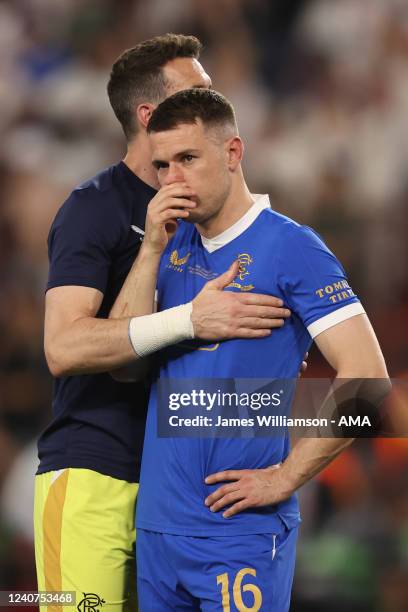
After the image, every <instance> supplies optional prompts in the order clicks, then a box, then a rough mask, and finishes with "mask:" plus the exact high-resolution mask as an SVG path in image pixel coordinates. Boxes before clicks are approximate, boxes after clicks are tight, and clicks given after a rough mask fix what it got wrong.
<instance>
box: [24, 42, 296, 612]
mask: <svg viewBox="0 0 408 612" xmlns="http://www.w3.org/2000/svg"><path fill="white" fill-rule="evenodd" d="M200 51H201V43H200V42H199V40H198V39H196V38H195V37H193V36H184V35H181V34H180V35H179V34H166V35H164V36H158V37H155V38H152V39H150V40H146V41H143V42H141V43H139V44H137V45H136V46H135V47H134V48H132V49H128V50H127V51H125V52H124V53H123V54H122V55H121V56H120V57H119V58H118V59H117V61H116V62H115V63H114V65H113V67H112V72H111V75H110V79H109V83H108V94H109V99H110V102H111V105H112V108H113V110H114V112H115V115H116V117H117V118H118V120H119V121H120V123H121V125H122V128H123V131H124V133H125V136H126V141H127V151H126V156H125V158H124V159H123V160H122V161H120V162H119V163H117V164H115V165H113V166H111V167H109V168H106V169H105V170H102V171H101V172H100V173H98V174H97V175H96V176H94V177H93V178H91V179H89V180H87V181H86V182H84V183H83V184H82V185H80V186H79V187H77V188H76V189H74V191H73V192H72V193H71V194H70V195H69V197H68V198H67V200H66V201H65V203H64V204H63V205H62V207H61V208H60V210H59V211H58V213H57V215H56V217H55V219H54V221H53V223H52V226H51V229H50V233H49V238H48V247H49V260H50V268H49V276H48V282H47V293H46V314H45V332H44V335H45V352H46V358H47V362H48V365H49V368H50V371H51V373H52V374H53V375H54V376H55V377H56V380H55V385H54V394H53V418H52V421H51V422H50V424H49V426H48V427H47V428H46V430H45V431H44V433H43V434H42V436H41V438H40V440H39V445H38V447H39V459H40V464H39V467H38V471H37V475H36V478H35V481H36V483H35V512H34V524H35V549H36V565H37V576H38V588H39V590H46V591H60V590H66V591H76V594H77V601H78V602H80V601H81V599H82V598H83V594H84V592H87V593H94V594H96V595H98V597H100V599H101V600H104V602H105V603H104V610H115V611H121V610H127V611H135V610H136V609H137V601H136V594H135V537H136V533H135V527H134V513H135V505H136V499H137V493H138V487H139V485H138V483H139V472H140V461H141V455H142V444H143V437H144V428H145V418H146V409H147V399H148V387H147V384H146V383H144V382H139V383H135V384H127V385H124V384H121V383H120V382H118V381H117V380H115V379H114V377H112V376H111V375H110V374H109V370H112V369H114V368H117V367H119V366H123V365H124V364H129V363H132V362H134V361H135V360H136V359H137V356H136V355H135V352H134V350H133V348H132V345H131V343H130V341H129V335H128V326H129V320H128V319H126V317H125V316H124V314H123V313H122V312H121V311H120V310H115V309H114V310H113V311H112V305H113V303H114V301H115V299H116V297H117V295H118V293H119V290H120V288H121V286H122V284H123V281H124V279H125V278H126V276H127V274H128V272H129V270H130V268H131V266H132V264H133V262H134V259H135V257H136V254H137V253H138V251H139V248H140V245H141V240H142V237H143V233H144V224H145V215H146V209H147V205H148V203H149V202H150V201H151V200H153V199H154V198H155V197H156V193H157V187H158V186H159V185H158V183H157V173H156V172H155V170H154V168H153V167H152V166H151V161H150V160H151V153H150V143H149V139H148V137H147V135H146V125H147V122H148V120H149V117H150V114H151V112H152V110H153V108H154V107H155V106H156V105H157V104H158V103H159V102H160V101H161V100H163V99H164V98H165V97H166V96H168V95H170V94H172V93H174V92H176V91H178V90H180V89H185V88H188V87H203V88H207V87H210V86H211V79H210V77H209V76H208V74H207V73H206V72H205V71H204V69H203V67H202V66H201V64H200V62H199V61H198V59H199V56H200ZM177 190H178V186H177V185H176V186H174V187H173V192H174V195H176V196H177V195H178V193H177ZM159 197H161V196H159ZM231 280H232V279H231ZM222 282H224V283H226V284H228V282H229V280H228V274H227V275H226V277H225V276H224V277H223V279H221V284H222ZM201 297H202V298H203V299H201V302H200V300H199V301H197V300H196V301H195V305H194V307H193V310H195V311H196V313H195V314H196V315H198V311H200V312H201V316H202V317H204V316H205V313H206V312H207V314H211V313H213V310H214V304H216V310H217V313H218V318H217V316H216V317H214V316H211V318H208V319H207V324H206V325H205V327H206V331H209V330H211V332H212V333H214V332H215V335H217V334H220V332H221V331H222V334H223V335H224V336H225V333H226V328H228V331H227V334H228V335H229V334H231V337H241V338H242V337H245V335H246V334H247V331H248V330H247V331H242V330H239V329H238V328H239V318H237V317H236V316H232V315H231V313H230V310H231V307H232V306H233V304H232V303H231V300H228V299H226V295H225V294H224V292H222V291H221V290H217V291H205V292H204V294H203V295H202V296H201ZM227 297H228V296H227ZM235 297H236V300H237V302H238V301H239V299H240V297H241V296H238V295H236V296H235ZM139 298H140V295H139V292H138V291H137V289H136V291H134V292H132V295H131V297H130V299H129V302H128V306H129V308H130V311H131V313H132V314H144V313H146V312H149V308H150V309H151V304H150V305H148V306H147V307H145V305H144V303H143V300H142V299H139ZM254 299H257V300H259V304H260V305H262V308H267V310H268V314H269V316H268V318H266V319H264V320H263V323H262V325H261V326H259V325H255V329H252V330H250V335H249V336H248V337H251V334H252V333H255V334H256V333H260V332H261V331H262V329H260V327H261V328H262V327H263V330H266V329H271V328H273V327H276V326H281V325H283V322H284V318H285V317H286V316H287V314H286V309H282V308H277V307H278V306H279V305H280V300H277V299H276V298H272V297H271V296H261V295H260V296H258V297H257V298H255V296H254ZM242 306H243V307H244V308H245V305H244V304H242ZM182 311H183V313H184V317H182V316H181V313H180V311H178V313H179V314H176V315H174V314H173V316H172V313H170V314H169V316H168V317H167V318H166V314H165V313H164V312H163V313H157V314H152V315H150V316H151V317H152V321H151V325H152V326H153V323H154V321H156V325H162V326H165V328H166V330H167V334H166V336H165V340H166V342H167V343H168V342H171V341H173V342H177V340H178V339H180V337H182V336H183V335H185V334H186V335H187V337H190V336H191V335H192V333H193V331H194V330H191V329H190V328H191V321H190V318H189V310H188V308H186V307H184V308H183V309H182ZM109 313H111V314H113V317H112V318H111V319H110V320H108V315H109ZM273 317H275V319H274V318H273ZM137 326H138V324H137V323H136V325H134V328H135V329H134V333H135V334H136V333H137ZM153 327H154V326H153ZM202 330H203V328H202V327H201V330H196V333H195V335H196V336H197V337H200V336H202ZM141 331H142V332H146V331H148V325H147V323H143V329H142V330H141ZM204 336H205V334H204ZM155 346H156V348H159V347H160V343H157V342H156V344H155ZM138 347H139V350H140V344H139V345H138Z"/></svg>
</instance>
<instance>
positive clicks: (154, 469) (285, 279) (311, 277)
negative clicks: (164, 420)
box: [137, 196, 364, 536]
mask: <svg viewBox="0 0 408 612" xmlns="http://www.w3.org/2000/svg"><path fill="white" fill-rule="evenodd" d="M235 259H238V260H239V262H240V269H239V274H238V276H237V277H236V278H235V279H234V282H233V283H232V285H231V286H229V287H228V288H227V289H226V290H228V291H237V292H249V291H252V292H256V293H262V294H267V295H274V296H276V297H280V298H282V300H283V301H284V303H285V305H286V306H287V307H289V308H290V309H291V311H292V316H291V317H290V318H289V319H288V320H286V322H285V325H284V326H283V327H282V328H280V329H276V330H273V332H272V334H271V335H270V336H268V337H266V338H262V339H253V340H249V339H245V340H243V339H242V340H241V339H236V340H228V341H224V342H220V343H214V344H208V343H205V342H198V341H193V342H190V343H180V344H178V345H175V346H172V347H168V348H167V349H165V350H163V351H162V352H161V354H160V377H165V378H173V379H180V378H196V379H197V378H200V377H201V378H214V377H216V378H264V379H267V378H268V379H274V378H280V379H294V378H296V377H297V374H298V372H299V368H300V365H301V362H302V359H303V356H304V354H305V353H306V351H307V350H308V349H309V348H310V345H311V343H312V338H313V337H315V336H316V335H317V334H318V333H321V331H324V330H325V329H327V328H329V327H331V326H332V325H334V324H336V323H337V322H340V321H342V320H345V319H347V318H348V317H351V316H354V315H356V314H359V313H361V312H364V311H363V308H362V306H361V304H360V302H359V301H358V299H357V297H356V296H355V294H354V293H353V291H352V289H351V288H350V286H349V284H348V282H347V279H346V276H345V272H344V270H343V268H342V266H341V265H340V263H339V262H338V261H337V259H336V258H335V256H334V255H333V253H331V252H330V250H329V249H328V248H327V247H326V245H325V244H324V243H323V242H322V240H321V239H320V238H319V236H317V235H316V234H315V232H313V230H311V229H310V228H307V227H304V226H300V225H299V224H297V223H295V222H294V221H292V220H291V219H289V218H288V217H285V216H283V215H280V214H278V213H276V212H274V211H272V210H271V209H270V206H269V199H268V197H267V196H263V197H262V198H260V199H258V200H257V201H256V202H255V204H254V205H253V206H252V208H251V209H250V210H249V211H248V213H247V214H246V215H245V216H244V217H243V218H242V219H240V220H239V221H238V222H237V223H236V224H235V225H234V226H232V227H231V228H229V229H228V230H227V231H226V232H224V233H223V234H222V235H220V236H218V237H217V238H215V239H212V240H208V239H205V238H202V237H201V236H200V234H199V233H198V231H197V230H196V228H195V227H194V226H193V225H192V224H188V223H186V222H181V223H180V226H179V228H178V230H177V232H176V234H175V236H174V238H173V239H172V240H171V241H170V242H169V244H168V246H167V249H166V251H165V252H164V254H163V257H162V260H161V264H160V270H159V278H158V287H157V288H158V303H159V308H160V310H164V309H167V308H170V307H172V306H176V305H179V304H183V303H186V302H189V301H190V300H192V299H193V298H194V297H195V296H196V295H197V293H199V291H200V290H201V289H202V287H203V286H204V284H205V283H206V282H207V281H208V280H209V279H212V278H214V277H216V276H219V275H220V274H222V273H223V272H225V271H226V270H227V269H228V268H229V266H230V265H231V263H232V262H233V261H234V260H235ZM157 409H158V406H157V384H156V385H153V389H152V393H151V397H150V403H149V411H148V419H147V427H146V436H145V443H144V452H143V460H142V474H141V488H140V493H139V499H138V509H137V526H138V527H140V528H143V529H147V530H151V531H158V532H163V533H170V534H175V535H193V536H194V535H195V536H210V535H213V536H215V535H218V536H220V535H235V534H244V533H246V534H251V533H252V534H253V533H268V532H269V533H272V532H274V531H275V530H276V528H277V522H278V523H279V524H280V525H281V521H283V522H284V523H285V524H286V525H287V526H289V527H291V526H294V525H296V524H297V523H298V521H299V508H298V502H297V498H296V495H293V496H292V497H291V498H290V499H288V500H286V501H284V502H282V503H280V504H278V505H276V506H270V507H263V508H253V509H249V510H247V511H245V512H242V513H240V514H238V515H235V516H233V517H232V518H230V519H224V518H223V516H222V512H217V513H212V512H211V511H210V510H209V509H208V508H207V507H206V506H205V505H204V500H205V498H206V497H207V496H208V495H209V494H210V493H211V492H212V491H214V489H215V488H217V487H218V486H219V485H216V486H207V485H206V484H205V482H204V479H205V477H206V476H208V475H209V474H212V473H214V472H218V471H220V470H225V469H254V468H265V467H267V466H269V465H272V464H277V463H279V462H282V461H284V460H285V458H286V457H287V455H288V453H289V450H290V447H289V437H288V435H287V436H284V435H282V436H280V437H269V438H265V437H264V438H238V437H236V438H222V439H220V438H170V437H167V438H164V437H163V438H159V437H158V435H157Z"/></svg>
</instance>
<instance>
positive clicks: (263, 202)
mask: <svg viewBox="0 0 408 612" xmlns="http://www.w3.org/2000/svg"><path fill="white" fill-rule="evenodd" d="M253 195H254V197H255V201H254V203H253V204H252V206H251V208H250V209H249V210H248V212H246V213H245V215H244V216H243V217H241V218H240V219H238V221H237V222H236V223H234V225H231V227H229V228H228V229H226V230H225V231H223V232H222V233H221V234H218V236H214V238H205V236H201V241H202V243H203V247H204V248H205V250H206V251H208V252H209V253H213V252H214V251H216V250H217V249H220V248H221V247H223V246H225V245H226V244H228V243H229V242H231V241H232V240H234V239H235V238H237V237H238V236H240V235H241V234H242V233H243V232H245V230H246V229H248V227H249V226H250V225H252V223H253V222H254V221H255V219H256V218H257V217H258V215H259V214H260V213H261V212H262V211H263V210H265V209H266V208H270V207H271V204H270V202H269V196H268V195H267V194H264V195H260V194H259V193H255V194H253Z"/></svg>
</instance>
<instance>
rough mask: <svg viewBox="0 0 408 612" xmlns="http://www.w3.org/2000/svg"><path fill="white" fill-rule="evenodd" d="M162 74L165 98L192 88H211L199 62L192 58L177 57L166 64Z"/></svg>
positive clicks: (209, 80)
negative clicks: (164, 82)
mask: <svg viewBox="0 0 408 612" xmlns="http://www.w3.org/2000/svg"><path fill="white" fill-rule="evenodd" d="M163 74H164V78H165V80H166V83H167V87H166V93H167V96H171V95H173V94H175V93H177V92H178V91H182V90H183V89H191V88H192V87H204V88H205V89H210V88H211V79H210V77H209V76H208V74H207V73H206V72H205V70H204V68H203V67H202V65H201V64H200V62H199V61H198V60H196V59H194V58H192V57H177V58H176V59H174V60H171V61H170V62H167V64H166V65H165V66H164V68H163Z"/></svg>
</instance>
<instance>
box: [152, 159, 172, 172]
mask: <svg viewBox="0 0 408 612" xmlns="http://www.w3.org/2000/svg"><path fill="white" fill-rule="evenodd" d="M153 166H154V167H155V168H156V170H161V169H162V168H168V167H169V164H167V163H166V162H162V161H154V162H153Z"/></svg>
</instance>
